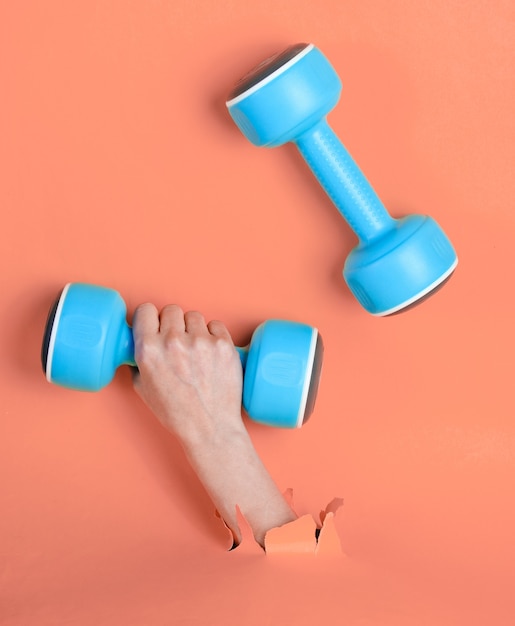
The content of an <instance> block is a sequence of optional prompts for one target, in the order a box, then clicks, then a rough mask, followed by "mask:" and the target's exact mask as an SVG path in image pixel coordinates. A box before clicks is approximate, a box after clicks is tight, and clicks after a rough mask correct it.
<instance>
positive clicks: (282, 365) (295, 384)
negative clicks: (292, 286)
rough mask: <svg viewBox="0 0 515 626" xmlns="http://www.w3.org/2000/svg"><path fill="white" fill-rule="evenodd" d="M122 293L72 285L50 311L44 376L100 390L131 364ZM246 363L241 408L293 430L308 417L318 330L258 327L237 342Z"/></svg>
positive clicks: (284, 324)
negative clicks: (245, 339)
mask: <svg viewBox="0 0 515 626" xmlns="http://www.w3.org/2000/svg"><path fill="white" fill-rule="evenodd" d="M126 313H127V309H126V306H125V302H124V301H123V299H122V297H121V296H120V294H119V293H118V292H117V291H115V290H113V289H108V288H106V287H100V286H98V285H89V284H85V283H69V284H68V285H66V287H65V288H64V289H63V291H62V292H61V293H60V295H59V297H58V298H57V299H56V301H55V303H54V304H53V306H52V307H51V309H50V312H49V315H48V320H47V323H46V327H45V332H44V337H43V345H42V350H41V362H42V366H43V371H44V372H45V374H46V377H47V380H48V381H50V382H52V383H55V384H57V385H61V386H63V387H68V388H70V389H76V390H82V391H98V390H100V389H102V388H103V387H105V386H106V385H107V384H109V383H110V382H111V380H112V379H113V376H114V374H115V371H116V369H117V368H118V367H119V366H120V365H123V364H126V365H131V366H136V363H135V361H134V342H133V336H132V329H131V327H130V326H129V325H128V323H127V321H126ZM237 351H238V353H239V355H240V360H241V363H242V366H243V368H244V378H243V408H244V409H245V412H246V413H247V415H248V416H249V417H250V418H252V419H253V420H255V421H257V422H260V423H262V424H267V425H269V426H278V427H283V428H295V427H299V426H302V424H304V423H305V422H306V421H307V420H308V418H309V417H310V416H311V414H312V412H313V409H314V405H315V400H316V395H317V390H318V383H319V379H320V372H321V368H322V359H323V342H322V337H321V335H320V334H319V332H318V331H317V329H316V328H313V327H312V326H307V325H306V324H300V323H297V322H289V321H286V320H268V321H266V322H264V323H263V324H261V325H260V326H258V328H257V329H256V330H255V331H254V333H253V335H252V340H251V343H250V345H249V346H248V347H247V348H237Z"/></svg>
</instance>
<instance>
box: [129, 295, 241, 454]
mask: <svg viewBox="0 0 515 626" xmlns="http://www.w3.org/2000/svg"><path fill="white" fill-rule="evenodd" d="M133 335H134V355H135V361H136V363H137V366H138V371H137V372H136V373H135V375H134V386H135V389H136V391H137V393H138V394H139V395H140V397H141V398H142V399H143V401H144V402H145V403H146V404H147V406H148V407H149V408H150V409H151V410H152V411H153V412H154V413H155V414H156V416H157V417H158V418H159V419H160V420H161V422H162V423H163V424H164V425H165V426H166V427H167V428H168V429H169V430H170V431H172V432H173V433H174V434H175V435H176V436H177V437H178V438H179V440H180V441H181V443H182V444H183V445H184V446H185V447H186V448H189V447H191V446H196V447H198V446H199V445H201V444H202V443H203V442H205V441H208V440H209V441H211V442H213V441H216V439H217V438H224V439H227V438H230V435H231V433H233V432H234V433H239V432H240V431H241V430H242V429H243V428H244V426H243V422H242V417H241V400H242V384H243V383H242V380H243V374H242V366H241V362H240V358H239V356H238V353H237V351H236V349H235V347H234V344H233V341H232V339H231V336H230V334H229V332H228V330H227V328H226V327H225V326H224V324H222V322H218V321H211V322H209V323H208V324H206V322H205V320H204V317H203V316H202V315H201V314H200V313H199V312H197V311H189V312H186V313H184V312H183V310H182V309H181V308H180V307H179V306H177V305H168V306H166V307H164V309H163V310H162V311H161V312H160V313H158V310H157V309H156V307H155V306H154V305H153V304H143V305H140V306H139V307H138V308H137V309H136V311H135V314H134V318H133Z"/></svg>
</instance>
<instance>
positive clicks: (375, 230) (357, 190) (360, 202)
mask: <svg viewBox="0 0 515 626" xmlns="http://www.w3.org/2000/svg"><path fill="white" fill-rule="evenodd" d="M295 143H296V145H297V148H298V149H299V151H300V153H301V154H302V156H303V157H304V159H305V161H306V163H307V164H308V166H309V167H310V168H311V170H312V172H313V173H314V175H315V176H316V178H317V179H318V181H319V183H320V185H321V186H322V187H323V189H324V190H325V191H326V193H327V195H328V196H329V197H330V198H331V200H332V201H333V203H334V204H335V206H336V208H337V209H338V210H339V211H340V213H341V214H342V216H343V217H344V218H345V220H346V221H347V222H348V224H349V226H350V227H351V228H352V229H353V230H354V232H355V233H356V235H357V236H358V238H359V240H360V241H362V242H368V241H371V240H372V239H374V238H375V237H377V236H379V235H381V234H382V233H383V232H384V231H385V230H388V229H390V228H392V226H393V223H394V221H395V220H394V219H393V218H392V217H391V216H390V215H389V213H388V212H387V210H386V209H385V207H384V206H383V204H382V202H381V200H380V199H379V197H378V196H377V194H376V193H375V191H374V190H373V188H372V186H371V185H370V183H369V182H368V181H367V179H366V178H365V176H364V175H363V173H362V172H361V170H360V169H359V167H358V166H357V164H356V163H355V161H354V160H353V158H352V157H351V155H350V154H349V152H348V151H347V150H346V148H345V146H344V145H343V144H342V143H341V141H340V140H339V139H338V137H337V136H336V135H335V133H334V132H333V131H332V129H331V128H330V126H329V125H328V124H327V122H326V120H325V119H323V120H321V121H320V122H319V123H318V124H316V125H315V126H314V127H312V128H311V129H309V130H308V131H307V132H305V133H304V134H302V135H301V136H300V137H298V138H297V139H296V141H295Z"/></svg>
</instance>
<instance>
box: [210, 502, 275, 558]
mask: <svg viewBox="0 0 515 626" xmlns="http://www.w3.org/2000/svg"><path fill="white" fill-rule="evenodd" d="M215 516H216V517H217V518H218V519H219V520H220V521H221V522H222V524H223V525H224V527H225V529H226V530H227V533H228V543H227V551H228V552H230V551H231V550H235V549H236V548H238V552H247V553H252V554H261V555H263V554H264V550H263V548H262V547H261V546H260V545H259V543H258V542H257V541H256V539H255V538H254V533H253V532H252V528H251V527H250V524H249V523H248V522H247V519H246V517H245V516H244V515H243V513H242V512H241V510H240V507H239V506H236V522H237V524H238V530H239V531H240V535H241V539H240V541H239V542H238V541H237V539H236V537H235V536H234V534H233V532H232V530H231V529H230V528H229V526H227V524H226V522H225V520H224V519H223V517H222V516H221V515H220V513H219V512H218V511H215Z"/></svg>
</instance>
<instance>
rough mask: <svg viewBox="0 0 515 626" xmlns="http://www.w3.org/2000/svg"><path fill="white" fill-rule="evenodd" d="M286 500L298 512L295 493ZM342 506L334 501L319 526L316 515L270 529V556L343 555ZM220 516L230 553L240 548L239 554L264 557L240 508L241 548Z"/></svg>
mask: <svg viewBox="0 0 515 626" xmlns="http://www.w3.org/2000/svg"><path fill="white" fill-rule="evenodd" d="M284 497H285V499H286V501H287V502H288V504H289V505H290V506H291V507H292V509H294V507H293V490H292V489H288V490H287V491H286V492H285V493H284ZM342 505H343V500H342V498H334V499H333V500H331V502H329V504H328V505H327V506H326V507H325V509H323V510H322V511H320V523H319V524H318V523H317V522H316V521H315V519H314V517H313V516H312V515H309V514H306V515H302V516H301V517H298V518H297V519H296V520H294V521H293V522H289V523H287V524H284V525H283V526H279V527H277V528H272V529H270V530H269V531H268V532H267V533H266V536H265V552H266V554H267V555H276V554H292V555H293V554H313V555H317V556H327V555H339V554H342V549H341V543H340V538H339V535H338V531H337V529H336V525H335V516H336V513H337V511H338V509H339V508H340V507H341V506H342ZM216 516H217V517H218V518H219V519H220V520H221V521H222V523H223V524H224V526H225V528H226V529H227V531H228V533H229V537H230V543H229V545H228V549H232V548H235V547H237V548H238V552H242V551H245V552H250V553H260V554H263V549H262V547H261V546H260V545H259V544H258V542H257V541H256V540H255V539H254V535H253V532H252V528H251V527H250V525H249V523H248V522H247V520H246V519H245V516H244V515H243V513H242V512H241V511H240V509H239V508H238V507H236V516H237V521H238V527H239V530H240V534H241V542H240V544H239V545H237V544H235V543H234V536H233V533H232V531H231V530H230V528H229V527H228V526H227V524H226V523H225V522H224V520H223V519H222V518H221V516H220V514H219V513H218V511H216Z"/></svg>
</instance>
